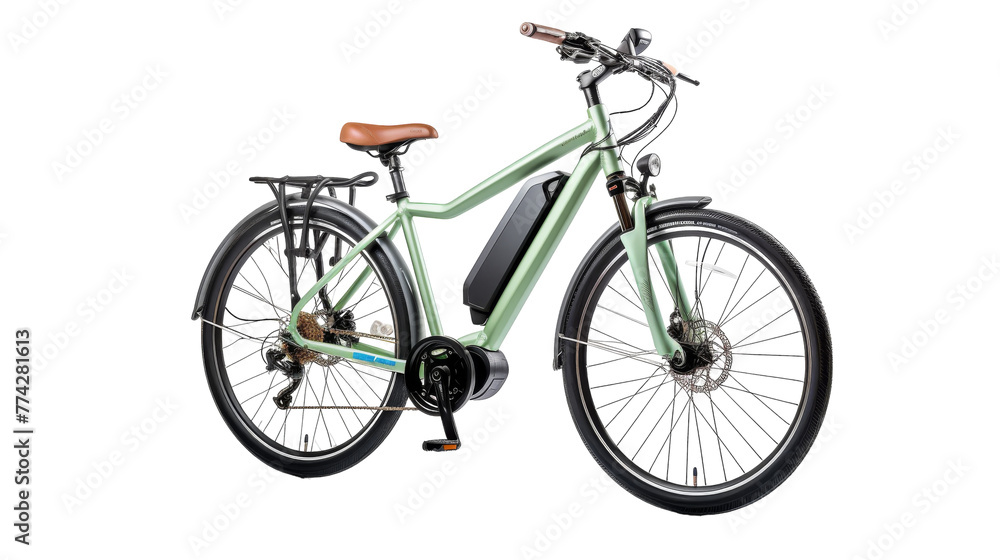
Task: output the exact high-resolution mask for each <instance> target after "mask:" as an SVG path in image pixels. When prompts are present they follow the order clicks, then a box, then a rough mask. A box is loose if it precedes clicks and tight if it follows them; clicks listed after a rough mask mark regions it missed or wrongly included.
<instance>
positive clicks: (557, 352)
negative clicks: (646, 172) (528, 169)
mask: <svg viewBox="0 0 1000 560" xmlns="http://www.w3.org/2000/svg"><path fill="white" fill-rule="evenodd" d="M711 203H712V198H711V197H708V196H679V197H677V198H669V199H667V200H661V201H659V202H654V203H653V204H650V205H649V206H648V207H647V208H646V215H647V217H648V216H650V215H653V214H655V213H657V212H663V211H668V210H691V209H695V208H704V207H706V206H708V205H709V204H711ZM621 233H622V229H621V226H619V225H618V224H615V225H613V226H611V227H610V228H608V230H607V231H605V232H604V234H603V235H601V237H600V238H598V240H597V242H596V243H594V245H593V247H591V248H590V250H589V251H587V254H586V256H584V257H583V260H582V261H580V266H578V267H576V272H574V273H573V279H572V280H570V282H569V287H568V288H567V289H566V294H565V295H563V300H562V305H560V306H559V315H557V316H556V333H555V337H554V340H553V342H552V369H554V370H557V369H559V368H561V367H562V351H561V350H562V344H560V340H559V335H560V334H562V333H563V332H564V331H565V330H566V315H567V312H568V311H569V305H570V303H571V302H572V300H573V294H575V293H576V290H577V287H578V286H579V284H580V279H581V278H582V277H583V273H584V272H585V271H586V269H587V266H588V265H589V264H590V262H591V261H593V260H594V257H595V256H596V254H597V252H598V251H600V250H601V247H604V245H605V244H606V243H608V242H609V241H610V240H612V239H614V238H617V237H618V236H619V235H621Z"/></svg>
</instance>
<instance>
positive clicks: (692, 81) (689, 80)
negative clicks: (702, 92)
mask: <svg viewBox="0 0 1000 560" xmlns="http://www.w3.org/2000/svg"><path fill="white" fill-rule="evenodd" d="M676 77H677V79H679V80H682V81H685V82H687V83H689V84H692V85H694V86H700V85H701V82H699V81H698V80H696V79H694V78H691V77H688V76H685V75H684V74H681V73H680V72H678V73H677V76H676Z"/></svg>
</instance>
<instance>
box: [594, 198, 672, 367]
mask: <svg viewBox="0 0 1000 560" xmlns="http://www.w3.org/2000/svg"><path fill="white" fill-rule="evenodd" d="M613 180H614V178H612V179H611V180H609V190H610V183H611V181H613ZM621 190H624V181H623V182H622V185H621ZM619 197H620V198H619ZM612 198H614V199H615V208H616V209H617V210H618V218H619V221H620V223H621V226H622V234H621V240H622V245H624V246H625V253H626V254H627V255H628V262H629V266H631V268H632V276H633V278H634V280H635V285H636V291H637V292H638V295H639V300H640V301H641V302H642V310H643V313H645V315H646V323H647V325H646V326H647V327H648V328H649V332H650V334H651V335H652V336H653V346H654V347H655V348H656V352H657V353H658V354H659V355H660V356H664V357H666V358H668V359H670V360H677V359H681V360H683V357H684V350H683V349H682V348H681V345H680V344H679V343H678V342H677V341H676V340H674V339H673V338H672V337H671V336H670V334H669V333H668V332H667V324H666V322H665V321H664V319H663V314H662V313H660V305H659V303H658V302H657V297H656V292H655V291H654V290H653V284H652V282H651V281H650V272H649V269H650V265H649V259H648V254H649V253H648V251H647V247H646V208H647V207H648V206H649V205H650V204H652V202H653V201H654V199H653V198H652V197H650V196H644V197H642V198H640V199H639V200H637V201H636V202H635V206H633V213H632V214H631V215H630V214H628V213H627V212H626V213H624V214H623V213H622V211H621V205H623V204H625V201H624V198H625V194H624V192H620V193H616V194H613V195H612ZM623 217H625V218H628V219H627V220H626V219H623ZM626 226H630V227H629V228H628V229H625V228H626ZM656 252H657V255H658V256H659V258H660V263H661V264H662V265H663V270H664V271H666V278H665V280H666V282H667V289H668V291H669V292H670V294H671V296H672V297H674V298H675V300H676V301H675V307H676V308H678V309H680V312H681V315H682V316H684V317H685V318H686V317H688V316H689V315H690V308H689V307H688V305H687V299H686V296H685V295H684V291H683V287H682V286H681V281H680V277H679V276H678V275H677V262H676V260H674V254H673V251H672V250H671V249H670V246H669V245H667V244H666V243H657V244H656ZM654 266H655V265H654ZM674 294H677V296H674Z"/></svg>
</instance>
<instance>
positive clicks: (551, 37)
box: [521, 21, 566, 45]
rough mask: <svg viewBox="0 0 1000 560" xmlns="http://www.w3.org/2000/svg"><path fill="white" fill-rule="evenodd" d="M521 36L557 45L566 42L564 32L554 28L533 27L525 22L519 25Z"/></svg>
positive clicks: (533, 25) (532, 24)
mask: <svg viewBox="0 0 1000 560" xmlns="http://www.w3.org/2000/svg"><path fill="white" fill-rule="evenodd" d="M521 35H524V36H525V37H531V38H532V39H540V40H542V41H548V42H549V43H555V44H557V45H561V44H562V43H563V41H565V40H566V32H565V31H560V30H559V29H556V28H554V27H545V26H543V25H535V24H534V23H530V22H527V21H526V22H524V23H522V24H521Z"/></svg>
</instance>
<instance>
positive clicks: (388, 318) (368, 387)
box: [214, 221, 401, 461]
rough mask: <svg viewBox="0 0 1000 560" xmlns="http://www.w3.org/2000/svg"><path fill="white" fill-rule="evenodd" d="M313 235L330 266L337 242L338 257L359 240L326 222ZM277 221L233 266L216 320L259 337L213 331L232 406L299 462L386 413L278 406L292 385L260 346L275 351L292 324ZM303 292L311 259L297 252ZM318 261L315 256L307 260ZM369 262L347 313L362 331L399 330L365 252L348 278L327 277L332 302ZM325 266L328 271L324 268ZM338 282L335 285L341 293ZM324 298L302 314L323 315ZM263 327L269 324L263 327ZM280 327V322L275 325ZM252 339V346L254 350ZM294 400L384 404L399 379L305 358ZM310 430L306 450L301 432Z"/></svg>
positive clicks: (334, 450) (328, 450)
mask: <svg viewBox="0 0 1000 560" xmlns="http://www.w3.org/2000/svg"><path fill="white" fill-rule="evenodd" d="M300 226H301V224H300V222H298V221H293V223H292V227H293V228H294V237H295V240H294V243H295V244H297V243H298V238H299V235H298V234H299V232H300V230H299V229H298V228H299V227H300ZM310 230H311V231H317V232H321V233H325V234H329V235H330V236H331V238H330V239H329V241H328V242H327V243H326V244H325V246H324V248H323V254H322V259H323V262H324V263H328V262H329V257H330V256H332V255H333V254H334V247H335V241H334V240H335V239H337V238H339V239H341V240H342V249H341V255H343V254H346V253H347V252H348V251H349V250H350V249H351V247H353V241H352V240H351V237H350V236H349V235H347V234H346V233H345V232H344V231H342V230H341V229H339V228H336V227H333V226H331V225H329V224H317V223H313V224H311V225H310ZM284 249H285V243H284V238H283V234H282V231H281V228H280V226H278V225H276V224H275V225H272V226H271V227H270V228H268V229H266V230H265V231H264V232H262V233H260V234H259V235H257V236H256V237H255V238H254V239H253V240H252V241H251V242H249V243H248V244H247V245H246V246H245V247H244V249H243V251H242V253H241V254H240V256H239V257H238V258H237V259H236V262H235V264H234V265H233V267H232V268H231V269H230V270H229V271H228V273H227V275H226V280H225V284H224V288H223V292H222V294H221V296H220V298H219V302H218V307H217V308H216V312H215V314H214V317H215V318H216V321H218V323H217V324H220V325H222V326H225V327H227V328H229V329H232V330H234V331H237V332H239V333H242V334H245V335H248V336H252V337H253V339H246V338H242V339H241V338H240V337H239V336H237V335H235V334H233V333H232V332H230V331H227V330H222V329H215V333H214V343H215V347H214V352H215V358H216V364H217V370H218V375H219V376H220V381H221V384H222V387H223V388H224V390H225V393H226V398H227V401H228V404H229V406H230V407H231V409H232V410H233V411H234V412H235V413H236V415H237V417H238V421H239V422H240V423H241V424H242V427H243V428H244V430H245V431H246V432H247V433H248V434H250V435H251V436H252V437H254V438H256V439H257V440H258V441H260V442H261V443H262V444H264V445H266V446H267V447H269V448H270V449H272V450H273V451H275V452H277V453H278V454H280V455H283V456H285V457H287V458H291V459H296V460H306V461H312V460H320V459H326V458H330V457H332V456H336V455H339V454H341V453H342V452H344V451H345V450H347V449H348V448H350V447H352V446H353V445H354V444H356V443H357V442H359V441H361V440H362V439H363V438H364V436H365V435H366V434H367V433H368V432H369V431H370V430H371V428H372V427H373V425H374V424H375V423H376V421H377V419H378V418H379V417H380V415H382V414H384V413H385V412H384V411H381V410H357V409H351V410H341V409H296V408H293V409H288V410H281V409H279V408H278V407H277V406H276V405H275V403H274V402H273V400H272V397H274V396H275V394H276V393H277V392H278V391H279V390H280V389H282V388H283V387H285V386H286V384H287V380H286V379H285V378H284V375H283V374H282V373H281V372H280V371H277V370H276V371H273V372H271V371H266V370H265V358H264V352H265V351H266V350H267V349H269V348H274V347H276V343H277V342H278V341H277V336H278V333H279V332H280V331H281V330H282V329H283V328H284V327H285V326H287V323H288V311H289V310H290V308H291V298H290V296H289V295H288V273H287V260H286V259H287V257H284V255H285V253H284ZM296 262H297V267H296V270H297V272H298V274H297V276H298V277H299V280H298V283H297V284H298V286H299V292H300V293H304V292H305V291H306V290H308V289H309V288H310V287H311V286H312V285H313V284H314V283H315V281H316V278H317V276H321V275H318V274H317V272H318V271H317V269H316V267H315V265H314V264H309V265H308V266H303V265H304V264H305V263H306V261H305V260H304V259H301V258H296ZM309 262H310V263H312V261H309ZM365 265H367V266H368V267H370V268H371V269H372V270H373V271H374V274H372V275H371V276H370V278H369V280H368V281H366V282H365V284H363V286H364V287H363V288H362V289H361V290H359V292H358V293H357V294H355V296H354V297H353V298H351V299H349V300H348V301H347V302H346V305H345V306H344V308H345V309H348V308H351V309H352V310H353V311H355V312H356V313H355V320H356V322H357V330H358V331H361V332H367V331H368V329H367V328H366V327H367V325H368V324H369V322H374V321H376V320H377V321H379V322H381V323H382V324H383V325H389V326H391V327H392V328H393V332H395V330H396V327H397V322H396V317H395V310H394V309H393V308H392V302H391V300H390V299H389V297H388V295H387V294H386V292H385V290H384V285H385V284H384V282H383V278H382V276H381V274H380V272H379V269H378V268H377V267H376V266H374V263H373V262H372V261H371V259H370V256H369V255H368V253H367V252H363V253H362V254H361V256H359V257H356V258H355V260H354V261H352V262H350V263H348V265H347V266H346V267H345V271H344V274H343V275H342V276H338V279H335V280H333V281H331V283H330V287H331V290H330V294H329V296H330V299H331V300H332V301H333V302H334V303H335V302H336V301H337V300H338V299H339V298H340V296H341V294H342V291H343V290H345V289H346V287H347V286H349V285H350V284H351V282H352V281H353V280H354V279H355V278H357V276H358V274H359V273H360V271H361V270H363V269H364V267H365ZM321 270H327V268H325V267H324V268H323V269H321ZM338 288H339V289H338ZM319 305H320V300H319V296H318V295H317V296H316V297H314V298H313V300H312V301H310V302H309V303H307V304H306V307H305V310H307V311H313V312H315V311H317V310H318V306H319ZM265 325H266V326H265ZM276 327H277V328H276ZM365 342H366V343H367V342H369V341H368V340H367V339H366V341H365ZM371 343H372V344H373V345H374V346H377V347H381V348H383V349H385V350H386V351H389V352H392V353H394V354H396V353H397V351H398V349H397V348H396V345H395V344H394V343H388V342H386V343H382V342H380V341H378V340H374V339H373V340H371ZM253 345H256V347H255V348H251V346H253ZM303 368H304V375H303V380H302V382H301V384H300V385H299V387H298V388H297V389H296V391H295V392H294V394H293V401H292V406H293V407H295V406H331V405H333V406H344V405H348V406H388V405H389V403H388V399H389V398H390V396H391V395H392V394H393V390H394V388H395V387H396V384H397V383H400V382H401V381H399V380H398V376H397V375H394V374H392V373H391V372H385V371H382V370H377V369H374V368H369V367H366V366H364V365H360V364H354V363H351V362H348V361H346V360H341V361H337V362H336V363H334V364H330V365H321V364H319V363H306V364H304V366H303ZM305 435H308V436H309V446H308V451H305V450H304V437H303V436H305Z"/></svg>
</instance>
